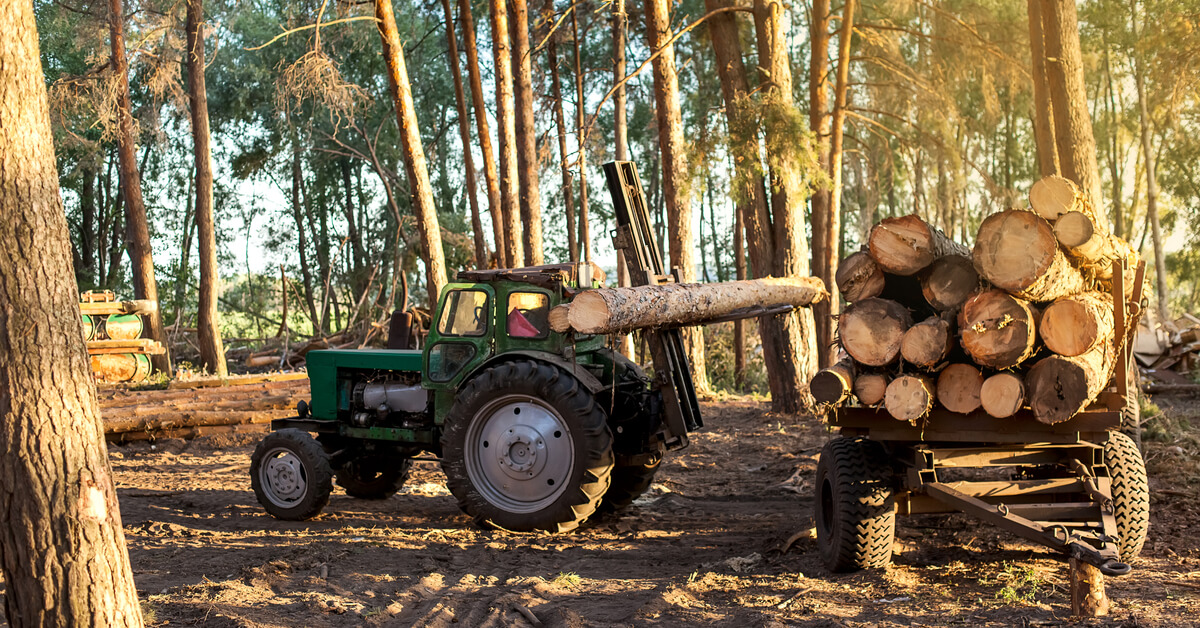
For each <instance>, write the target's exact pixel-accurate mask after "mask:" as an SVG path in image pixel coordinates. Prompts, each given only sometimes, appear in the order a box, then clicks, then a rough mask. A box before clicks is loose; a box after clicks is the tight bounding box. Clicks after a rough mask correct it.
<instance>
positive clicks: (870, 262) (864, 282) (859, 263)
mask: <svg viewBox="0 0 1200 628" xmlns="http://www.w3.org/2000/svg"><path fill="white" fill-rule="evenodd" d="M834 279H835V280H836V281H837V285H838V290H840V291H841V293H842V296H843V297H844V298H845V299H846V301H849V302H850V303H854V302H855V301H861V300H863V299H870V298H871V297H877V296H879V294H880V293H881V292H883V288H884V285H885V283H886V281H885V279H884V276H883V269H881V268H879V264H876V263H875V260H874V259H872V258H871V256H870V254H868V253H867V252H865V251H859V252H858V253H855V254H853V255H851V256H850V257H847V258H846V259H844V260H842V261H841V262H840V263H839V264H838V270H837V275H836V276H835V277H834Z"/></svg>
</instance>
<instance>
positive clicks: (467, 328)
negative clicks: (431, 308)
mask: <svg viewBox="0 0 1200 628" xmlns="http://www.w3.org/2000/svg"><path fill="white" fill-rule="evenodd" d="M487 306H488V295H487V293H486V292H484V291H482V290H454V291H451V292H450V293H449V294H447V295H446V305H445V307H444V308H443V309H442V318H441V320H439V321H438V333H439V334H441V335H443V336H482V335H484V334H485V333H487V319H488V316H487V310H488V307H487Z"/></svg>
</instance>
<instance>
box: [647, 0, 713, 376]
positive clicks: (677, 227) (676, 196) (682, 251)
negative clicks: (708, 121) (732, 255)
mask: <svg viewBox="0 0 1200 628" xmlns="http://www.w3.org/2000/svg"><path fill="white" fill-rule="evenodd" d="M645 11H646V44H647V46H649V48H650V50H651V51H654V52H657V51H659V50H660V49H663V48H665V50H664V51H663V52H662V54H660V55H659V56H658V57H656V58H655V59H654V62H653V67H654V102H655V115H656V118H657V121H658V133H659V150H660V151H661V153H662V161H663V169H662V170H663V191H664V193H665V195H666V200H667V220H668V221H669V222H670V229H669V231H670V234H669V237H668V244H669V249H670V252H671V265H672V266H675V267H677V268H678V269H679V275H680V279H681V280H682V281H683V282H684V283H692V282H694V281H695V280H696V263H695V255H694V251H693V250H692V242H693V237H692V208H691V194H690V191H689V190H688V168H687V144H686V142H685V140H684V138H683V117H682V114H681V113H680V105H679V81H678V79H677V77H676V74H675V52H674V46H673V45H672V44H669V43H668V41H669V40H670V38H671V18H670V3H669V2H668V0H647V2H646V3H645ZM682 335H683V341H684V346H685V348H686V351H687V354H688V361H689V362H690V363H691V366H692V379H693V380H694V383H695V386H696V391H697V392H698V393H700V394H701V395H706V394H709V392H710V388H709V383H708V369H707V367H706V365H705V362H704V334H703V333H702V332H701V330H697V329H692V328H687V329H684V330H682Z"/></svg>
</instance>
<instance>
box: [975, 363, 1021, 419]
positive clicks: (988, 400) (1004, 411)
mask: <svg viewBox="0 0 1200 628" xmlns="http://www.w3.org/2000/svg"><path fill="white" fill-rule="evenodd" d="M979 405H980V406H982V407H983V411H984V412H987V413H988V414H989V415H990V416H994V417H996V418H997V419H1004V418H1007V417H1010V416H1012V415H1014V414H1016V413H1017V410H1020V409H1021V406H1023V405H1025V383H1024V382H1022V381H1021V377H1020V376H1019V375H1017V374H1016V373H1012V372H1008V371H1003V372H1000V373H996V374H995V375H992V376H991V377H988V378H987V379H985V380H983V386H981V387H980V388H979Z"/></svg>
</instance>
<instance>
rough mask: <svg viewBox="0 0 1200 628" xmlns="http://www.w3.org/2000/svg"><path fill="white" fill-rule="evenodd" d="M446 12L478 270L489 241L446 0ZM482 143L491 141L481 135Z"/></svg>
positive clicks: (485, 258) (485, 262)
mask: <svg viewBox="0 0 1200 628" xmlns="http://www.w3.org/2000/svg"><path fill="white" fill-rule="evenodd" d="M442 11H443V12H444V13H445V14H446V45H447V53H448V56H449V62H450V75H451V76H452V77H453V78H454V104H455V105H456V106H457V107H458V109H457V110H458V134H459V137H461V138H462V152H463V173H464V175H465V177H466V180H467V189H466V195H467V200H468V201H469V203H470V206H471V234H472V235H473V236H474V242H475V267H476V268H486V267H487V265H488V250H487V239H486V238H485V237H484V235H483V220H482V219H481V218H480V216H479V196H478V194H477V193H476V192H475V187H476V185H475V157H474V155H472V154H471V114H470V113H469V112H468V110H467V97H466V94H465V93H464V92H463V81H462V70H461V69H459V67H458V37H456V36H455V34H454V12H453V11H452V10H451V9H450V0H442ZM480 137H481V138H482V140H481V141H483V142H487V141H489V140H488V138H487V136H480Z"/></svg>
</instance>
